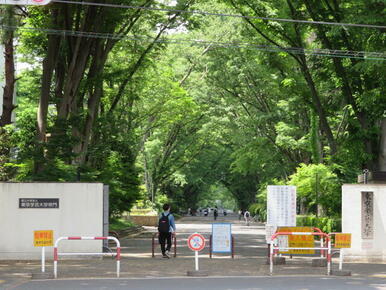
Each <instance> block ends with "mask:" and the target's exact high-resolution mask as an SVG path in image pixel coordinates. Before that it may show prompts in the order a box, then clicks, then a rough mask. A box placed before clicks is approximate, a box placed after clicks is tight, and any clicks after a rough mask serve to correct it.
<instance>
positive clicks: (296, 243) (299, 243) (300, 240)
mask: <svg viewBox="0 0 386 290" xmlns="http://www.w3.org/2000/svg"><path fill="white" fill-rule="evenodd" d="M277 231H278V232H304V233H310V232H313V231H314V230H313V228H311V227H279V228H278V229H277ZM283 237H284V238H287V241H288V248H314V247H315V241H314V236H312V235H289V236H283ZM281 242H282V243H284V241H281ZM280 253H282V254H315V250H308V249H307V250H296V249H293V250H292V249H291V250H288V251H280Z"/></svg>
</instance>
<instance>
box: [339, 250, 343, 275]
mask: <svg viewBox="0 0 386 290" xmlns="http://www.w3.org/2000/svg"><path fill="white" fill-rule="evenodd" d="M342 268H343V248H341V249H340V251H339V271H342Z"/></svg>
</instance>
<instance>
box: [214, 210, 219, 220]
mask: <svg viewBox="0 0 386 290" xmlns="http://www.w3.org/2000/svg"><path fill="white" fill-rule="evenodd" d="M213 217H214V220H216V219H217V217H218V211H217V208H215V209H214V211H213Z"/></svg>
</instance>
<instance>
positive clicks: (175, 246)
mask: <svg viewBox="0 0 386 290" xmlns="http://www.w3.org/2000/svg"><path fill="white" fill-rule="evenodd" d="M155 238H158V232H157V233H155V234H154V235H153V237H152V238H151V257H152V258H154V257H155V253H154V252H155V245H156V243H155ZM172 245H173V247H174V255H173V257H174V258H175V257H177V235H176V233H172Z"/></svg>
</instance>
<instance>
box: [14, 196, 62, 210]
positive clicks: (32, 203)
mask: <svg viewBox="0 0 386 290" xmlns="http://www.w3.org/2000/svg"><path fill="white" fill-rule="evenodd" d="M19 208H59V198H19Z"/></svg>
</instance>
